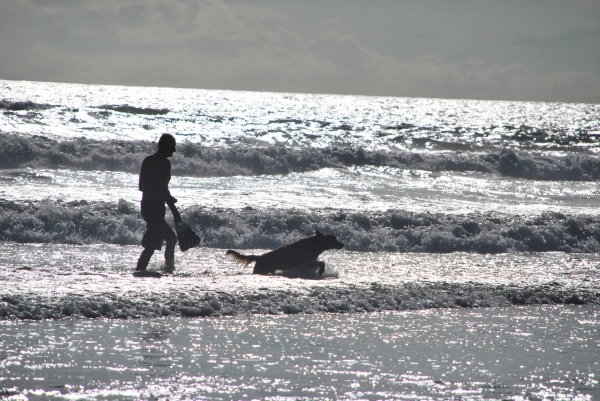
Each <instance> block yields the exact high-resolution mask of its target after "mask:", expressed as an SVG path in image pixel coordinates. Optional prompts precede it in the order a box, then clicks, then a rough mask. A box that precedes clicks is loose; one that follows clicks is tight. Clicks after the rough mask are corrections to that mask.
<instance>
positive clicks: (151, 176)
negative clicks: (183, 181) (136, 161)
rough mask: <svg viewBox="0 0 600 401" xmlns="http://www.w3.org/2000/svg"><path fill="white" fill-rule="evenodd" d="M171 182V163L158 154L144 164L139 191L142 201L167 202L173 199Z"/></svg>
mask: <svg viewBox="0 0 600 401" xmlns="http://www.w3.org/2000/svg"><path fill="white" fill-rule="evenodd" d="M169 181H171V162H170V161H169V159H167V158H166V157H161V156H158V155H157V154H156V153H155V154H153V155H150V156H148V157H146V158H145V159H144V161H143V162H142V170H141V171H140V182H139V189H140V191H142V201H165V202H166V201H167V200H168V199H170V198H171V193H170V192H169Z"/></svg>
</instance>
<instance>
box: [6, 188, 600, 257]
mask: <svg viewBox="0 0 600 401" xmlns="http://www.w3.org/2000/svg"><path fill="white" fill-rule="evenodd" d="M181 212H182V216H183V219H184V220H185V221H186V222H187V223H188V224H189V225H190V226H191V227H192V228H193V229H194V230H195V231H196V232H197V233H199V234H200V235H201V236H202V245H201V246H203V247H211V248H224V249H227V248H236V249H256V248H260V249H274V248H276V247H278V246H280V245H283V244H285V243H287V242H290V241H294V240H297V239H299V238H302V237H304V236H307V235H312V234H314V232H315V230H320V231H324V232H328V233H331V234H334V235H336V236H337V237H338V239H339V240H340V241H342V242H343V243H345V244H346V245H345V249H348V250H351V251H362V252H378V251H385V252H426V253H448V252H473V253H480V254H495V253H503V252H548V251H561V252H574V253H590V252H600V218H598V217H597V216H586V215H577V216H569V215H565V214H562V213H542V214H540V215H538V216H535V217H529V218H525V217H520V216H508V215H502V214H498V213H477V214H472V215H468V216H459V215H452V214H430V213H414V212H408V211H402V210H388V211H386V212H368V213H345V212H343V211H336V210H326V211H314V212H311V211H309V212H306V211H297V210H259V209H253V208H250V207H247V208H245V209H241V210H233V209H222V208H203V207H196V206H194V207H190V208H187V209H185V210H182V211H181ZM169 218H170V217H169ZM171 223H172V222H171ZM144 231H145V222H144V221H143V220H142V218H141V216H140V214H139V207H138V205H136V204H132V203H129V202H126V201H125V200H122V199H121V200H119V201H118V202H87V201H85V200H82V201H72V202H68V203H65V202H61V201H53V200H44V201H41V202H33V201H29V202H26V203H15V202H14V201H6V200H2V199H0V240H1V241H12V242H19V243H66V244H94V243H107V244H119V245H138V244H140V241H141V237H142V235H143V233H144Z"/></svg>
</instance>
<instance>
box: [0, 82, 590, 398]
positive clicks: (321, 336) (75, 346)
mask: <svg viewBox="0 0 600 401" xmlns="http://www.w3.org/2000/svg"><path fill="white" fill-rule="evenodd" d="M163 133H170V134H172V135H173V136H174V137H175V138H176V140H177V152H176V153H175V155H174V156H173V157H172V158H171V163H172V175H173V178H172V180H171V185H170V189H171V193H172V194H173V195H174V196H175V197H176V198H177V199H178V203H177V205H178V207H179V210H180V211H181V214H182V217H183V219H184V221H186V222H187V223H188V224H189V225H190V226H191V227H192V228H193V229H194V230H195V231H196V232H197V233H198V234H199V235H200V236H201V239H202V241H201V244H200V245H199V246H198V247H196V248H193V249H191V250H189V251H187V252H185V253H183V252H180V251H176V256H175V266H176V269H175V271H174V272H173V273H172V274H166V273H165V272H164V261H163V260H162V255H161V254H160V252H156V254H155V256H154V257H153V259H152V260H151V262H150V266H149V270H151V271H156V272H161V273H163V275H162V277H161V278H155V277H133V275H132V273H133V270H134V269H135V264H136V261H137V257H138V256H139V253H140V252H141V250H142V248H141V246H140V243H141V238H142V235H143V233H144V231H145V223H144V221H143V220H142V218H141V216H140V214H139V201H140V199H141V193H140V192H139V191H138V190H137V183H138V174H139V169H140V165H141V162H142V160H143V158H144V157H145V156H147V155H149V154H151V153H153V152H154V151H155V149H156V141H157V140H158V138H159V137H160V135H162V134H163ZM599 181H600V105H598V104H574V103H544V102H508V101H480V100H449V99H425V98H394V97H365V96H339V95H317V94H294V93H267V92H241V91H218V90H199V89H175V88H146V87H118V86H101V85H81V84H64V83H42V82H25V81H0V398H1V399H7V400H38V399H86V400H88V399H92V400H100V399H101V400H104V399H118V400H122V399H132V400H135V399H148V400H156V399H176V400H183V399H210V400H222V399H223V400H228V399H270V400H334V399H343V400H363V399H365V400H373V399H418V400H429V399H439V400H446V399H461V400H484V399H485V400H488V399H489V400H530V399H531V400H592V399H598V398H600V384H599V380H600V379H599V375H600V373H599V372H600V366H599V362H598V361H600V349H599V348H598V346H597V344H598V343H599V341H600V257H599V252H600V217H599V215H598V207H599V205H600V187H599V185H598V183H599ZM167 214H168V217H167V221H169V222H170V223H171V224H173V219H172V217H171V216H170V213H167ZM317 230H319V231H322V232H326V233H330V234H333V235H335V236H337V238H338V239H339V240H340V241H341V242H343V243H344V244H345V246H344V248H343V249H342V250H331V251H326V252H325V253H323V254H322V255H321V260H323V261H324V262H325V263H326V270H325V273H324V275H323V276H316V275H306V276H304V275H301V276H293V275H292V276H291V277H287V276H282V275H273V276H258V275H252V274H251V273H252V271H251V268H248V267H247V268H244V267H242V266H240V265H237V264H235V262H234V261H233V260H232V259H229V258H227V257H226V256H225V251H226V250H228V249H235V250H238V251H240V252H241V253H245V254H250V253H255V254H259V253H262V252H265V251H267V250H270V249H274V248H276V247H278V246H280V245H283V244H285V243H287V242H289V241H294V240H297V239H299V238H302V237H304V236H308V235H312V234H314V233H315V232H316V231H317Z"/></svg>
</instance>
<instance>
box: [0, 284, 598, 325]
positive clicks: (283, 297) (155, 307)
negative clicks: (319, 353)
mask: <svg viewBox="0 0 600 401" xmlns="http://www.w3.org/2000/svg"><path fill="white" fill-rule="evenodd" d="M541 304H574V305H583V304H600V296H599V295H598V294H597V293H594V291H593V290H589V289H574V288H565V287H563V286H561V285H560V284H558V283H548V284H544V285H540V286H534V287H521V288H519V287H516V286H512V285H496V286H490V285H481V284H449V283H407V284H401V285H399V286H384V285H378V284H373V285H371V286H370V287H366V288H352V289H346V288H328V287H319V288H312V289H309V291H308V292H305V293H302V292H295V291H289V290H268V289H266V288H265V289H264V290H263V291H259V292H258V293H246V294H243V293H227V292H218V293H214V292H209V293H204V294H197V295H194V294H193V293H188V292H183V293H180V294H178V296H172V294H171V295H169V296H158V295H156V294H152V295H146V296H141V295H140V294H136V295H134V296H123V295H116V294H103V295H96V296H82V295H68V296H64V297H60V296H55V297H44V296H38V297H32V296H23V295H6V296H3V297H2V299H1V302H0V320H11V319H21V320H42V319H62V318H119V319H127V318H150V317H165V316H179V317H208V316H211V317H219V316H235V315H255V314H271V315H274V314H298V313H360V312H381V311H406V310H419V309H433V308H467V307H498V306H511V305H541Z"/></svg>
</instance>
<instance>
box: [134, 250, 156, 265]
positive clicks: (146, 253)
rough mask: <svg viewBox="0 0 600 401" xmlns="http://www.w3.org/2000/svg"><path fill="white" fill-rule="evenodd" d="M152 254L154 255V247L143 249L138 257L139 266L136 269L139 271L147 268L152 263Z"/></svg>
mask: <svg viewBox="0 0 600 401" xmlns="http://www.w3.org/2000/svg"><path fill="white" fill-rule="evenodd" d="M152 255H154V249H152V248H144V250H143V251H142V253H141V255H140V257H139V259H138V262H137V267H136V269H135V270H137V271H144V270H146V267H148V263H150V259H151V258H152Z"/></svg>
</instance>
